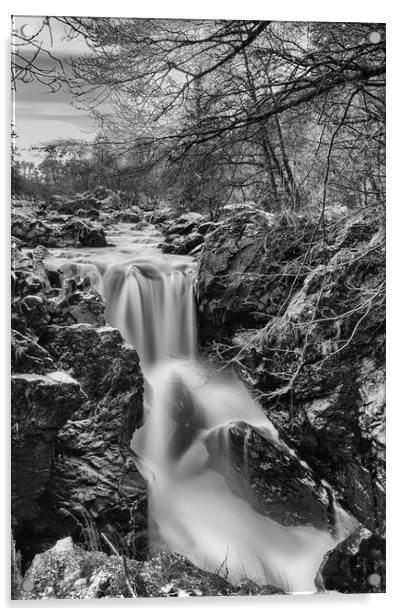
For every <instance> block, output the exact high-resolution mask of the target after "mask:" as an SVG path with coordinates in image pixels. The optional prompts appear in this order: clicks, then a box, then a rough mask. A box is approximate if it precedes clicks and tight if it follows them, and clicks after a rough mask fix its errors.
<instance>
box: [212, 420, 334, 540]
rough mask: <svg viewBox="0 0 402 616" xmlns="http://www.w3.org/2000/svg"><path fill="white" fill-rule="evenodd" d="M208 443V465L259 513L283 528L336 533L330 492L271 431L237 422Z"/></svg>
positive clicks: (219, 430)
mask: <svg viewBox="0 0 402 616" xmlns="http://www.w3.org/2000/svg"><path fill="white" fill-rule="evenodd" d="M204 442H205V446H206V448H207V451H208V454H209V460H208V464H209V465H210V466H211V467H212V468H213V469H214V470H216V471H217V472H219V473H220V474H222V475H223V477H224V478H225V480H226V482H227V483H228V485H229V487H230V488H231V489H232V490H233V491H234V492H235V493H238V496H240V497H241V498H244V499H245V500H247V502H249V503H250V505H251V506H252V507H253V508H254V509H255V510H256V511H258V512H259V513H261V514H262V515H266V516H268V517H270V518H271V519H273V520H275V521H276V522H279V523H280V524H282V525H283V526H311V527H314V528H317V529H319V530H325V531H328V532H331V533H335V532H336V530H337V529H336V518H335V512H334V498H333V494H332V491H331V489H330V488H329V487H328V485H324V484H322V482H321V480H320V478H319V477H318V476H317V475H316V474H315V473H314V472H313V471H312V470H311V469H310V468H308V466H307V465H305V464H302V463H301V461H300V460H299V459H298V458H297V456H296V455H295V454H294V453H293V452H291V451H290V450H289V449H288V448H287V447H286V446H285V445H283V444H282V443H281V442H280V441H278V440H277V439H275V438H273V436H272V434H270V433H269V432H268V430H264V429H263V428H256V427H254V426H251V425H249V424H247V423H245V422H243V421H238V422H235V423H230V424H226V425H223V426H219V427H218V428H215V429H214V430H213V431H212V432H209V433H208V435H207V436H206V438H205V439H204Z"/></svg>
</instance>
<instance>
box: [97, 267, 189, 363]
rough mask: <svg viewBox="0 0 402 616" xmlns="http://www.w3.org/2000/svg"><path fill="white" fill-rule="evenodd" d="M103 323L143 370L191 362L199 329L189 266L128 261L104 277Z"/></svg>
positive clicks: (112, 269)
mask: <svg viewBox="0 0 402 616" xmlns="http://www.w3.org/2000/svg"><path fill="white" fill-rule="evenodd" d="M103 286H104V296H105V298H106V301H107V311H106V319H107V321H108V322H110V323H112V324H113V325H114V326H115V327H118V329H119V330H120V331H121V333H122V335H123V337H124V338H125V339H126V340H127V341H128V342H130V343H131V344H132V345H133V346H134V347H135V348H136V350H137V352H138V354H139V356H140V359H141V361H142V365H143V367H144V369H146V368H147V367H148V366H150V365H152V364H154V363H156V362H158V361H160V360H162V359H164V358H166V357H169V356H172V357H181V356H183V357H194V356H195V353H196V348H197V330H196V316H195V302H194V292H193V282H192V276H191V275H190V267H189V265H188V263H181V262H178V263H177V262H176V263H170V264H168V263H166V261H164V260H162V259H160V260H155V261H154V262H152V263H150V262H149V261H148V262H141V261H138V260H136V261H134V262H132V261H129V262H128V263H119V264H115V265H112V266H110V267H108V268H107V269H106V271H105V273H104V275H103Z"/></svg>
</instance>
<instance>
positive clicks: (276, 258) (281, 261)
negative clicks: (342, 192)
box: [198, 209, 313, 341]
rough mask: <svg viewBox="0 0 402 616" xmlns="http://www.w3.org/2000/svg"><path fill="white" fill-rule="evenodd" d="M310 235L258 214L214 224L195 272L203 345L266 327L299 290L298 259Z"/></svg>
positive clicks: (308, 229) (300, 225) (301, 224)
mask: <svg viewBox="0 0 402 616" xmlns="http://www.w3.org/2000/svg"><path fill="white" fill-rule="evenodd" d="M312 233H313V225H312V224H311V222H310V223H309V222H308V221H305V220H303V219H300V220H298V221H297V222H296V223H295V224H294V225H290V224H289V223H288V222H287V219H281V218H277V217H273V216H272V215H271V214H268V213H266V212H264V211H262V210H250V209H247V210H246V211H245V212H243V211H242V210H240V211H238V210H235V211H234V212H233V213H232V215H231V217H230V218H227V219H223V220H222V221H221V222H220V223H218V224H215V225H214V227H213V228H212V230H211V231H210V232H209V233H208V234H207V235H206V236H205V246H204V249H203V251H202V254H201V259H200V263H199V269H198V298H199V302H198V304H199V325H200V334H201V337H202V339H203V340H204V341H213V340H222V339H224V338H226V339H230V338H231V336H233V334H234V333H235V332H236V331H237V330H238V329H239V328H251V327H257V328H258V327H261V326H262V325H265V324H266V323H267V322H268V320H269V318H270V315H273V314H276V312H277V311H278V309H279V308H280V306H281V305H282V303H283V302H285V301H286V298H287V296H288V294H289V292H290V291H291V290H297V288H299V287H300V286H301V284H302V279H298V278H297V274H298V269H299V264H298V263H297V258H298V257H300V255H302V253H303V250H304V248H305V246H306V245H307V244H308V240H309V238H310V237H311V235H312Z"/></svg>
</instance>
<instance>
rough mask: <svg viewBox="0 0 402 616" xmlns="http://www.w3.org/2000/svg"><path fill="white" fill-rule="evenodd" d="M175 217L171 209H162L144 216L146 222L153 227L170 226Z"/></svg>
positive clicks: (146, 213)
mask: <svg viewBox="0 0 402 616" xmlns="http://www.w3.org/2000/svg"><path fill="white" fill-rule="evenodd" d="M174 217H175V214H174V211H173V210H172V209H170V208H162V209H158V210H154V211H152V212H145V214H144V218H145V220H146V221H147V222H149V223H151V224H153V225H165V224H168V223H169V222H170V221H171V220H173V218H174Z"/></svg>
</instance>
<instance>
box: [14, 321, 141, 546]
mask: <svg viewBox="0 0 402 616" xmlns="http://www.w3.org/2000/svg"><path fill="white" fill-rule="evenodd" d="M41 344H42V345H43V347H44V348H45V349H46V350H47V351H48V352H49V354H50V355H51V357H52V359H53V361H54V363H55V365H56V366H58V368H59V369H61V370H64V371H65V372H67V373H68V374H70V375H71V376H72V377H73V378H74V379H75V380H76V381H77V382H78V383H79V384H80V386H81V389H82V391H83V392H84V394H85V396H86V399H85V401H84V402H83V403H82V404H81V405H80V406H79V407H78V408H76V409H75V411H74V413H73V414H72V415H71V417H70V420H69V421H68V422H67V423H66V424H65V425H64V426H63V427H62V428H61V429H60V430H59V432H58V439H57V446H56V460H55V465H54V470H53V472H52V476H51V478H50V481H49V483H48V486H47V490H46V493H45V494H44V496H43V498H42V501H41V506H42V514H41V517H40V518H39V519H38V520H36V521H35V522H34V523H32V524H30V525H29V527H28V526H26V527H25V529H24V533H25V534H27V535H28V534H29V536H30V537H31V540H33V541H34V542H36V543H37V544H38V545H40V544H42V542H44V541H45V538H44V536H45V535H47V536H50V535H53V536H55V537H57V536H60V533H62V532H65V529H66V528H68V529H70V532H73V533H74V536H76V537H78V538H79V539H80V541H82V542H84V543H87V544H88V542H90V536H91V532H93V529H97V531H96V532H99V531H102V532H105V533H106V534H107V535H108V536H109V537H113V540H114V541H115V542H116V543H117V544H118V546H119V549H124V550H125V551H126V552H128V553H130V554H134V553H137V552H141V551H144V550H145V547H146V527H147V523H146V520H147V511H146V487H145V482H144V480H143V479H142V477H141V475H140V474H139V472H138V470H137V465H136V458H135V455H134V453H133V452H132V450H131V448H130V442H131V438H132V435H133V432H134V430H135V428H136V427H138V426H139V425H140V423H141V421H142V391H143V390H142V374H141V370H140V368H139V364H138V356H137V353H136V352H135V351H134V349H133V348H132V347H130V346H129V345H127V344H125V343H124V342H123V340H122V337H121V335H120V333H119V332H118V330H116V329H114V328H111V327H100V328H95V327H93V326H91V325H89V324H78V325H71V326H54V325H53V326H51V327H49V328H48V330H47V332H46V335H45V336H43V338H42V340H41ZM44 526H45V528H46V531H45V533H44V532H43V527H44ZM63 529H64V530H63ZM91 529H92V530H91Z"/></svg>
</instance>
